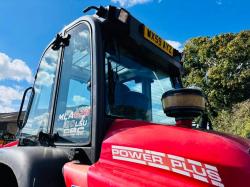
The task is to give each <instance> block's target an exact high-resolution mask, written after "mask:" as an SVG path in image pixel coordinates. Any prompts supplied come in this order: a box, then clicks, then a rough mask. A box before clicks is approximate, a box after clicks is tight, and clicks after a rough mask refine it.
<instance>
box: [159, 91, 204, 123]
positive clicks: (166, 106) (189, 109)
mask: <svg viewBox="0 0 250 187" xmlns="http://www.w3.org/2000/svg"><path fill="white" fill-rule="evenodd" d="M161 101H162V107H163V110H164V113H165V114H166V115H167V116H169V117H175V118H176V119H177V120H179V119H191V120H192V119H193V118H195V117H197V116H199V115H201V114H202V113H203V112H204V110H205V103H206V100H205V96H204V95H203V93H202V91H201V90H200V89H197V88H181V89H174V90H169V91H167V92H165V93H164V94H163V95H162V99H161Z"/></svg>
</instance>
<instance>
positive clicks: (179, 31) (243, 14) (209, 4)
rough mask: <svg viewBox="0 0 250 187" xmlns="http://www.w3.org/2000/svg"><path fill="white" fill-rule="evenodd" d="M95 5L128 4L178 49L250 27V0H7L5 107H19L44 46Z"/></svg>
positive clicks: (1, 8) (3, 14)
mask: <svg viewBox="0 0 250 187" xmlns="http://www.w3.org/2000/svg"><path fill="white" fill-rule="evenodd" d="M91 5H95V6H100V5H103V6H107V5H116V6H121V7H124V8H126V9H127V10H128V11H129V12H130V13H131V14H132V15H133V16H134V17H136V18H137V19H139V20H140V21H141V22H143V23H144V24H145V25H147V26H148V27H149V28H151V30H153V31H155V32H156V33H158V34H159V35H160V36H161V37H162V38H164V39H166V40H167V41H168V42H169V43H170V44H171V45H173V46H174V47H175V48H177V49H179V50H182V48H183V46H184V44H185V42H187V41H188V39H190V38H193V37H199V36H211V37H212V36H214V35H218V34H221V33H228V32H233V33H237V32H240V31H242V30H249V29H250V11H249V7H250V1H249V0H203V1H201V0H188V1H187V0H172V1H171V0H53V1H51V0H36V1H34V0H22V1H20V0H5V1H4V0H2V1H1V3H0V113H2V112H13V111H17V110H18V109H19V105H20V101H21V98H22V94H23V91H24V90H25V88H27V87H29V86H31V85H32V83H33V77H34V75H35V73H36V69H37V66H38V63H39V59H40V57H41V54H42V53H43V50H44V49H45V48H46V46H47V45H48V43H49V42H50V41H51V40H52V39H53V37H54V36H55V35H56V33H57V32H59V31H60V30H61V29H62V28H63V27H64V26H65V25H67V24H69V23H70V22H72V21H73V20H75V19H76V18H78V17H80V16H82V15H83V12H82V11H83V9H84V8H86V7H87V6H91ZM90 13H93V11H92V12H90Z"/></svg>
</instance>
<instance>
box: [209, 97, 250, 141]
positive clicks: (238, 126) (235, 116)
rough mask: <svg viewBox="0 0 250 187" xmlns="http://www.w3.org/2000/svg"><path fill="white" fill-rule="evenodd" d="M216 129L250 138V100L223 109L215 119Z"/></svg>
mask: <svg viewBox="0 0 250 187" xmlns="http://www.w3.org/2000/svg"><path fill="white" fill-rule="evenodd" d="M213 123H214V124H215V125H214V128H215V130H218V131H222V132H227V133H230V134H235V135H240V136H242V137H245V138H250V100H247V101H244V102H241V103H239V104H236V105H234V106H233V107H232V110H230V111H226V110H222V111H221V112H219V114H218V116H217V117H216V118H214V120H213Z"/></svg>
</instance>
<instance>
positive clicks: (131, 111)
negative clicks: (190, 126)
mask: <svg viewBox="0 0 250 187" xmlns="http://www.w3.org/2000/svg"><path fill="white" fill-rule="evenodd" d="M118 48H119V49H118V50H117V49H116V48H115V47H114V46H112V43H111V42H110V43H109V45H108V46H107V48H106V54H105V67H106V68H105V73H106V82H107V85H106V90H107V97H106V99H107V103H108V105H107V107H106V112H107V114H108V115H111V116H118V117H122V118H127V119H135V120H143V121H149V122H154V123H161V124H174V123H175V120H174V118H170V117H166V115H165V114H164V112H163V110H162V104H161V97H162V94H163V93H164V92H166V91H167V90H170V89H172V84H171V79H170V77H169V75H168V74H167V73H166V72H163V71H161V70H160V69H151V68H149V67H148V66H146V65H143V64H145V62H144V59H143V58H141V57H139V56H137V55H136V54H135V53H132V52H130V51H129V50H128V49H126V48H125V47H123V46H119V47H118ZM143 62H144V63H143Z"/></svg>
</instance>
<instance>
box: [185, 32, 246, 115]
mask: <svg viewBox="0 0 250 187" xmlns="http://www.w3.org/2000/svg"><path fill="white" fill-rule="evenodd" d="M184 53H185V60H184V68H185V69H186V74H185V76H184V78H183V82H184V85H185V86H188V85H193V84H195V85H196V86H199V87H201V88H202V89H203V90H204V92H205V93H206V95H207V97H208V99H209V101H210V104H211V107H212V108H216V109H217V110H222V109H229V108H231V107H232V105H233V104H236V103H238V102H241V101H244V100H246V99H248V98H249V95H250V89H248V88H250V31H243V32H240V33H238V34H232V33H229V34H222V35H219V36H215V37H213V38H209V37H199V38H193V39H191V40H190V41H189V42H188V43H187V44H186V45H185V48H184Z"/></svg>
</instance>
